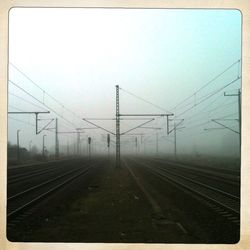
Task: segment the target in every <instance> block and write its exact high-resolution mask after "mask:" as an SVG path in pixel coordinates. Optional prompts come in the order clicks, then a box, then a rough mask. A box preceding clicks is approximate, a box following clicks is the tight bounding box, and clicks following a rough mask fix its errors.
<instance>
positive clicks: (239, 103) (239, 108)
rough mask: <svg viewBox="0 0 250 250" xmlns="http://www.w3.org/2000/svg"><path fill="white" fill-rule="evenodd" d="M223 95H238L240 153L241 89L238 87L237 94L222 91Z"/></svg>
mask: <svg viewBox="0 0 250 250" xmlns="http://www.w3.org/2000/svg"><path fill="white" fill-rule="evenodd" d="M224 96H237V97H238V120H239V153H240V154H241V91H240V89H238V93H237V94H227V93H226V92H224Z"/></svg>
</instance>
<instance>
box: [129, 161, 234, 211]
mask: <svg viewBox="0 0 250 250" xmlns="http://www.w3.org/2000/svg"><path fill="white" fill-rule="evenodd" d="M131 160H133V161H134V162H136V161H135V160H134V159H131ZM136 163H137V164H138V162H136ZM139 164H141V165H144V166H146V167H147V168H148V169H149V170H150V171H151V172H152V173H153V174H155V175H157V176H158V177H160V178H161V179H163V180H164V181H167V180H166V179H168V180H169V181H170V182H172V183H174V184H175V185H176V184H177V186H181V187H184V188H185V190H186V189H188V190H189V191H191V193H195V194H197V195H199V196H200V197H202V198H204V199H207V200H209V201H210V202H213V203H215V204H217V205H219V206H220V207H223V208H224V209H226V210H229V211H231V212H233V213H234V214H237V216H239V211H238V209H237V210H236V209H235V208H232V207H230V206H228V205H227V204H225V203H223V201H221V200H218V199H215V198H213V197H211V196H208V195H207V194H204V193H202V192H200V191H198V190H197V189H195V188H194V187H190V186H189V185H188V184H184V183H182V182H180V181H178V180H176V179H173V176H174V177H175V178H176V177H179V178H181V179H184V180H186V181H189V182H190V178H186V177H183V176H182V175H176V174H172V173H171V172H169V171H163V170H161V171H162V172H168V173H166V174H168V175H172V177H171V176H167V175H166V174H164V173H161V172H159V171H158V172H157V170H156V169H155V168H152V167H151V166H149V165H147V164H145V163H142V162H141V161H140V162H139ZM192 183H193V182H192ZM195 184H196V185H200V183H195ZM207 186H208V185H206V186H203V188H208V187H207ZM210 190H212V191H214V192H217V193H218V190H214V189H213V188H212V187H210ZM219 194H220V195H226V194H225V192H224V191H223V193H221V192H220V193H219ZM227 195H228V196H230V197H229V198H230V199H232V200H233V201H234V202H235V200H237V202H238V201H239V197H237V198H235V197H236V196H232V195H231V194H227Z"/></svg>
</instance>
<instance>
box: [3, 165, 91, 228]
mask: <svg viewBox="0 0 250 250" xmlns="http://www.w3.org/2000/svg"><path fill="white" fill-rule="evenodd" d="M93 167H94V164H91V163H89V164H87V166H86V167H84V168H83V167H79V168H76V169H73V170H69V171H67V172H64V173H61V174H60V175H58V176H56V177H52V178H50V179H49V180H46V181H43V182H42V183H39V184H36V185H33V186H32V187H29V188H26V189H25V190H22V191H20V192H18V193H15V194H13V195H11V196H9V197H8V198H7V221H8V226H11V225H15V224H16V223H17V222H20V221H21V220H22V219H23V218H25V217H26V216H27V215H29V211H30V210H32V208H34V207H35V206H37V205H39V202H41V201H42V200H44V199H46V198H48V197H49V196H50V195H52V194H53V193H55V192H56V191H58V190H60V189H62V188H64V187H65V186H66V185H68V184H69V183H71V182H73V181H74V180H75V179H77V178H78V177H80V176H84V175H87V174H88V173H89V171H90V170H91V169H92V168H93Z"/></svg>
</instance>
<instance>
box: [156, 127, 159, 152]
mask: <svg viewBox="0 0 250 250" xmlns="http://www.w3.org/2000/svg"><path fill="white" fill-rule="evenodd" d="M158 148H159V145H158V133H157V132H156V155H158V152H159V150H158Z"/></svg>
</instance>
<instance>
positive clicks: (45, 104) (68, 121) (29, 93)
mask: <svg viewBox="0 0 250 250" xmlns="http://www.w3.org/2000/svg"><path fill="white" fill-rule="evenodd" d="M9 82H10V83H12V84H13V85H14V86H16V87H17V88H19V89H20V90H22V91H23V92H24V93H26V94H27V95H29V96H30V97H32V98H33V99H35V100H36V101H37V102H39V103H41V104H42V105H44V106H45V107H46V108H48V109H49V110H51V111H52V112H54V113H55V114H57V115H58V116H59V117H61V118H62V119H63V120H64V121H66V122H68V123H69V124H71V125H72V126H73V127H75V128H76V127H77V126H76V125H75V124H73V123H72V122H71V121H69V120H67V119H66V118H64V117H63V116H62V115H61V114H59V113H58V112H57V111H55V110H54V109H52V108H51V107H49V106H48V105H46V104H45V103H43V102H42V101H40V100H39V99H38V98H36V97H35V96H34V95H32V94H30V93H29V92H28V91H26V90H25V89H24V88H22V87H21V86H19V85H18V84H16V83H15V82H13V81H12V80H9Z"/></svg>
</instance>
